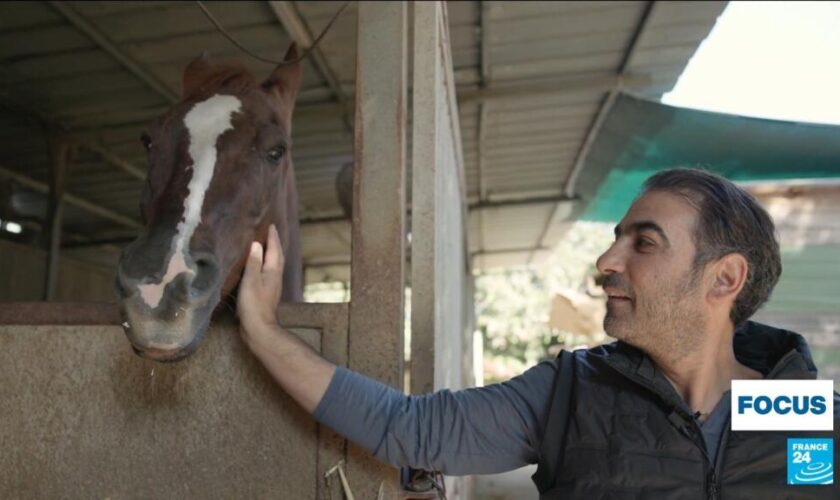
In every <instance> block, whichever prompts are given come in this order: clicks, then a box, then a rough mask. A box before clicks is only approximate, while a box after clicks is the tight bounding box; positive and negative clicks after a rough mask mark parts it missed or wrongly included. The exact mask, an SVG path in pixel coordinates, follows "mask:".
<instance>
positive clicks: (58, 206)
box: [42, 132, 70, 300]
mask: <svg viewBox="0 0 840 500" xmlns="http://www.w3.org/2000/svg"><path fill="white" fill-rule="evenodd" d="M48 146H49V150H50V193H49V203H48V209H47V220H46V224H45V225H44V229H43V232H42V239H43V242H44V246H45V249H46V250H47V260H46V263H45V264H46V268H45V272H44V295H43V297H44V300H53V299H54V298H55V293H56V289H57V287H58V271H59V261H60V257H61V224H62V217H63V215H64V186H65V180H66V173H67V163H68V161H69V156H70V143H69V142H68V141H67V139H66V138H65V137H63V136H60V135H58V134H56V133H53V132H50V133H49V137H48Z"/></svg>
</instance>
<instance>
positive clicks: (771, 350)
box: [589, 321, 817, 407]
mask: <svg viewBox="0 0 840 500" xmlns="http://www.w3.org/2000/svg"><path fill="white" fill-rule="evenodd" d="M732 344H733V349H734V351H735V357H736V358H737V359H738V361H739V362H741V363H743V364H744V365H746V366H748V367H750V368H752V369H754V370H756V371H759V372H761V374H762V375H764V377H765V378H770V379H775V378H778V379H815V378H816V377H817V368H816V366H815V365H814V360H813V358H812V356H811V350H810V348H809V347H808V343H807V342H806V341H805V339H804V338H803V337H802V336H801V335H799V334H798V333H794V332H791V331H788V330H782V329H779V328H774V327H772V326H768V325H764V324H761V323H756V322H753V321H747V322H746V323H744V324H743V325H741V326H740V327H739V328H737V329H736V331H735V334H734V336H733V339H732ZM589 352H590V353H591V354H593V355H595V357H597V358H600V359H602V360H603V361H604V362H605V363H607V364H608V365H609V366H611V367H612V368H613V369H615V370H617V371H618V372H620V373H621V374H623V375H624V376H625V377H627V378H629V379H631V380H633V381H635V382H637V383H639V384H641V385H643V386H645V387H647V388H648V389H649V390H651V391H653V392H655V393H656V394H657V395H658V396H659V397H660V398H662V399H663V400H664V401H665V402H667V403H669V404H671V405H672V406H674V407H682V406H684V405H685V403H684V402H683V400H682V398H681V397H680V396H679V395H678V394H677V392H676V391H675V390H674V388H673V387H672V386H671V384H670V383H669V382H668V381H667V379H665V377H664V376H662V374H661V373H658V372H659V370H658V368H657V367H656V365H655V364H654V362H653V360H651V359H650V357H649V356H648V355H647V354H645V353H644V351H642V350H641V349H638V348H636V347H633V346H631V345H629V344H626V343H624V342H622V341H617V342H614V343H612V344H609V345H606V346H600V347H596V348H594V349H591V350H590V351H589Z"/></svg>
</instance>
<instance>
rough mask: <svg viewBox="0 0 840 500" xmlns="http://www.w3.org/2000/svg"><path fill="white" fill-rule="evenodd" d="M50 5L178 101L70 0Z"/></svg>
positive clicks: (171, 100)
mask: <svg viewBox="0 0 840 500" xmlns="http://www.w3.org/2000/svg"><path fill="white" fill-rule="evenodd" d="M47 3H49V4H50V6H51V7H52V8H53V9H55V10H56V11H58V13H59V14H61V15H62V16H64V18H65V19H67V20H68V21H69V22H70V23H71V24H72V25H73V26H75V27H76V29H78V30H79V31H81V32H82V33H84V34H85V35H87V36H88V38H90V39H91V40H93V41H94V42H95V43H96V44H97V45H98V46H99V47H100V48H101V49H102V50H104V51H105V52H107V53H109V54H110V55H111V57H113V58H114V59H116V60H117V62H119V63H120V64H121V65H122V66H123V67H124V68H125V69H127V70H128V71H130V72H131V73H133V74H134V76H136V77H137V78H139V79H140V80H142V81H143V83H145V84H146V85H148V86H149V87H150V88H151V89H152V90H154V91H155V92H157V93H158V94H159V95H160V96H161V97H163V98H164V99H165V100H166V101H167V102H168V103H175V102H178V96H177V94H175V93H174V92H173V91H172V90H171V89H170V88H169V87H168V86H167V85H166V84H165V83H163V81H162V80H160V79H159V78H157V77H156V76H155V75H153V74H152V73H151V72H149V71H148V70H147V69H146V68H144V67H143V66H142V65H141V64H140V63H139V62H137V61H136V60H134V58H132V57H131V56H129V55H128V54H126V53H125V52H123V51H122V50H120V48H119V47H118V46H117V44H116V43H114V42H113V41H112V40H111V39H110V38H108V36H107V35H106V34H105V33H103V32H102V31H101V30H100V29H99V28H97V27H96V26H95V25H94V24H93V23H91V22H90V21H88V20H87V19H85V17H84V16H82V15H81V14H79V13H78V12H76V11H75V9H73V7H72V6H71V5H70V3H69V2H59V1H49V2H47Z"/></svg>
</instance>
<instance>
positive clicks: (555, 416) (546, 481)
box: [531, 350, 575, 494]
mask: <svg viewBox="0 0 840 500" xmlns="http://www.w3.org/2000/svg"><path fill="white" fill-rule="evenodd" d="M557 357H558V358H559V363H560V368H559V369H558V370H557V376H556V377H555V379H554V391H553V394H552V398H551V406H550V410H549V412H548V418H547V419H546V423H545V428H544V429H543V435H542V443H540V457H539V460H540V461H539V465H538V466H537V472H535V473H534V475H533V476H531V479H532V480H533V481H534V484H536V485H537V489H538V490H539V491H540V494H542V493H545V492H546V491H548V490H550V489H552V488H554V484H555V481H556V479H557V472H558V470H559V468H560V464H561V463H562V462H563V452H564V448H565V444H566V428H567V427H568V424H569V414H571V410H572V405H571V402H572V384H573V382H574V374H575V367H574V365H575V355H574V354H572V353H571V352H570V351H565V350H563V351H560V355H559V356H557Z"/></svg>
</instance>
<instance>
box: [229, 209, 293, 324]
mask: <svg viewBox="0 0 840 500" xmlns="http://www.w3.org/2000/svg"><path fill="white" fill-rule="evenodd" d="M266 246H267V248H266V250H265V259H263V248H262V245H260V243H259V242H256V241H254V242H253V243H251V250H250V252H249V253H248V260H247V261H246V263H245V273H244V274H243V275H242V282H241V283H240V285H239V297H238V298H237V301H236V309H237V312H238V314H239V321H240V325H241V327H242V330H243V331H242V333H243V335H256V334H258V333H259V332H262V331H266V330H270V329H273V328H276V327H277V304H278V303H279V302H280V296H281V294H282V293H283V265H284V258H283V247H282V245H281V244H280V236H279V235H278V234H277V228H276V227H274V224H272V225H271V226H270V227H269V228H268V241H267V242H266Z"/></svg>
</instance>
